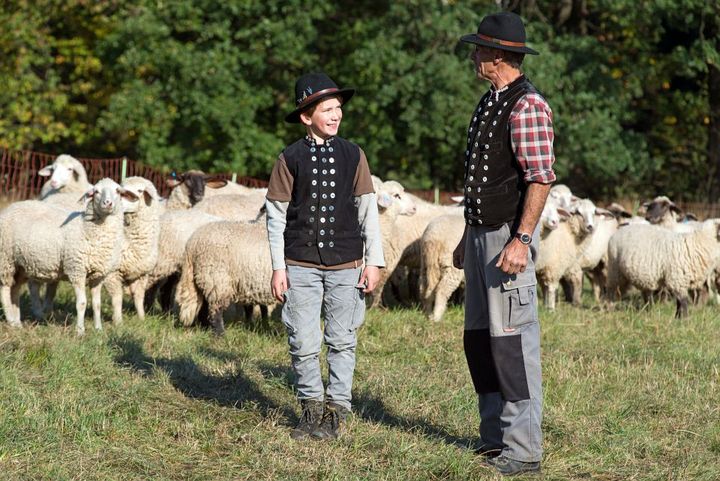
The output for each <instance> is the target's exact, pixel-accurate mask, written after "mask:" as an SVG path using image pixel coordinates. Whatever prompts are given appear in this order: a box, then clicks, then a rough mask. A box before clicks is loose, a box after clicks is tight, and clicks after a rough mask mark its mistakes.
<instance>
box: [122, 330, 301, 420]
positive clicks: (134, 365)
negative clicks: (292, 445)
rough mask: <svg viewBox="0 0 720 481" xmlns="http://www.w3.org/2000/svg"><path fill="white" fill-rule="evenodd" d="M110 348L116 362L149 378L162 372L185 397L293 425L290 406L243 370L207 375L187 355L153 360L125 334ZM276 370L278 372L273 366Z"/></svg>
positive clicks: (221, 355) (213, 353) (220, 355)
mask: <svg viewBox="0 0 720 481" xmlns="http://www.w3.org/2000/svg"><path fill="white" fill-rule="evenodd" d="M108 343H109V345H110V347H112V348H114V349H115V351H116V353H117V354H116V356H115V362H116V363H118V364H120V365H122V366H127V367H130V368H131V369H133V370H134V371H136V372H138V373H140V374H142V375H143V376H148V377H149V376H151V375H152V373H153V370H155V369H161V370H162V371H163V372H165V373H166V374H167V375H168V377H169V378H170V382H171V383H172V385H173V386H174V387H175V389H177V390H178V391H180V392H181V393H183V394H184V395H185V396H186V397H188V398H192V399H199V400H207V401H214V402H217V403H218V404H220V405H221V406H225V407H234V408H238V409H241V408H243V407H244V406H245V405H246V404H249V405H251V407H252V408H256V409H257V410H258V411H259V412H260V414H261V415H262V416H263V417H267V416H269V415H271V413H273V412H280V413H282V415H283V417H284V418H285V419H287V420H288V422H289V423H291V424H295V423H296V422H297V420H298V418H297V415H296V414H295V412H294V411H293V410H292V409H291V408H290V407H289V406H281V405H280V404H278V403H277V402H275V401H274V400H272V399H271V398H269V397H268V396H266V395H265V394H264V393H263V392H262V390H261V389H260V387H259V386H258V384H257V383H256V382H255V381H253V380H252V379H250V378H249V377H248V376H247V375H246V374H245V373H243V371H242V370H238V371H237V372H235V373H232V374H228V375H222V376H213V375H209V374H207V373H206V372H203V370H202V369H201V368H200V367H199V366H198V365H197V363H196V362H195V361H193V360H192V359H191V358H190V357H188V356H180V357H176V358H165V357H152V356H149V355H148V354H147V353H145V351H144V349H143V346H142V340H141V339H139V338H137V337H134V336H132V335H130V334H127V333H121V334H111V335H110V338H109V341H108ZM203 354H204V355H206V356H209V357H215V358H216V359H219V360H222V361H227V360H232V359H235V356H233V355H232V354H229V353H227V352H223V351H219V350H216V349H210V348H204V350H203ZM275 369H280V368H279V367H277V366H276V367H275Z"/></svg>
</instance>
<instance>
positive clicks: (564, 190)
mask: <svg viewBox="0 0 720 481" xmlns="http://www.w3.org/2000/svg"><path fill="white" fill-rule="evenodd" d="M548 199H552V200H553V201H554V202H555V203H556V204H557V206H558V207H561V208H563V209H567V208H569V207H570V204H571V203H572V202H573V201H574V200H577V197H575V196H574V195H573V193H572V192H571V191H570V188H569V187H568V186H567V185H565V184H555V185H553V186H552V187H550V193H549V194H548Z"/></svg>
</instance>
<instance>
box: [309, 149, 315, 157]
mask: <svg viewBox="0 0 720 481" xmlns="http://www.w3.org/2000/svg"><path fill="white" fill-rule="evenodd" d="M310 152H315V147H312V148H310ZM313 160H315V159H313Z"/></svg>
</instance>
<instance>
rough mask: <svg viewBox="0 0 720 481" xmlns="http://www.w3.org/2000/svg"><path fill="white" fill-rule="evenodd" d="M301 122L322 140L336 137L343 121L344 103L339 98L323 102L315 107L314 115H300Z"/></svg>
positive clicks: (304, 113)
mask: <svg viewBox="0 0 720 481" xmlns="http://www.w3.org/2000/svg"><path fill="white" fill-rule="evenodd" d="M300 120H301V121H302V123H303V124H305V125H306V126H307V127H308V128H309V129H310V131H311V132H312V133H313V134H314V135H316V136H318V137H320V138H322V139H327V138H329V137H332V136H335V135H337V133H338V129H339V128H340V121H342V102H340V99H339V98H338V97H330V98H327V99H325V100H321V101H320V102H318V104H317V105H316V106H315V111H314V112H313V113H312V115H308V112H303V113H301V114H300Z"/></svg>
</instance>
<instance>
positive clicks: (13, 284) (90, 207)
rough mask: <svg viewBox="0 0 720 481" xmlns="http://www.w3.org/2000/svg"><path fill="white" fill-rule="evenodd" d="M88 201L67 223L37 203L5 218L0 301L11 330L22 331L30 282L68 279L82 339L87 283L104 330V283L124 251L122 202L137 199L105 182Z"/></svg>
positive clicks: (15, 207)
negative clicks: (23, 293)
mask: <svg viewBox="0 0 720 481" xmlns="http://www.w3.org/2000/svg"><path fill="white" fill-rule="evenodd" d="M85 197H86V198H87V199H88V204H87V207H86V209H85V211H82V212H73V213H71V214H69V215H67V216H66V217H65V218H61V217H60V216H58V207H56V206H53V205H50V204H47V203H44V202H41V201H35V200H29V201H24V202H17V203H15V204H12V205H11V206H9V207H8V208H7V209H5V210H4V211H3V212H2V213H1V214H0V299H1V300H2V305H3V309H4V312H5V316H6V318H7V320H8V322H9V323H10V325H12V326H15V327H18V326H21V322H20V319H21V316H20V306H19V304H18V301H19V295H20V289H21V287H22V285H23V284H24V283H25V281H26V280H27V279H34V280H37V281H40V282H57V281H58V280H60V279H63V278H67V279H68V280H69V281H70V283H71V284H72V286H73V289H74V291H75V299H76V300H75V307H76V310H77V326H76V330H77V332H78V334H83V333H84V332H85V308H86V304H87V297H86V293H85V283H86V282H89V284H90V287H91V291H92V306H93V317H94V321H95V328H96V329H101V328H102V325H101V320H100V287H101V283H102V281H103V279H104V278H105V277H106V276H107V275H108V274H109V273H111V272H113V271H114V270H116V269H117V267H118V265H119V264H120V253H121V250H122V245H123V238H124V237H123V212H122V202H121V197H130V198H134V197H135V194H133V193H132V192H128V191H126V190H125V189H123V188H122V187H121V186H119V185H118V184H117V183H115V182H114V181H112V180H111V179H102V180H100V181H99V182H98V183H97V184H95V185H94V186H92V188H91V189H90V190H89V191H88V192H86V193H85ZM28 225H32V226H33V228H32V229H28V228H27V226H28Z"/></svg>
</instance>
